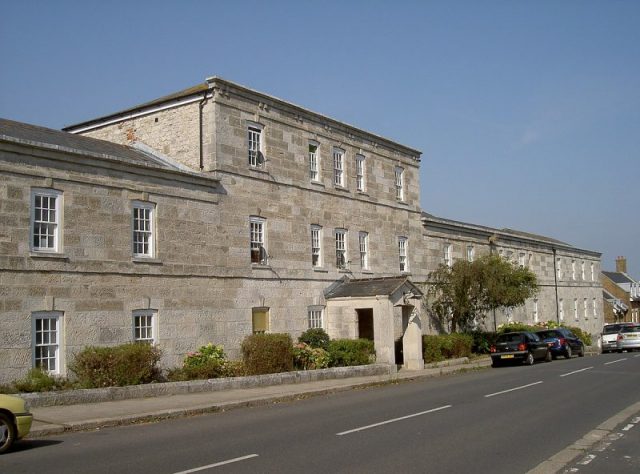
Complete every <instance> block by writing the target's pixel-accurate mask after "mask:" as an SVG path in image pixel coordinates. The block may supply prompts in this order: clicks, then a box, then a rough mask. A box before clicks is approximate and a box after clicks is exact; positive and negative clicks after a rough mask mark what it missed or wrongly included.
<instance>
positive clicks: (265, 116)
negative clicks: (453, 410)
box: [0, 77, 602, 383]
mask: <svg viewBox="0 0 640 474" xmlns="http://www.w3.org/2000/svg"><path fill="white" fill-rule="evenodd" d="M419 165H420V152H419V151H418V150H415V149H413V148H410V147H407V146H404V145H401V144H398V143H395V142H393V141H391V140H388V139H385V138H383V137H380V136H378V135H375V134H372V133H369V132H366V131H363V130H360V129H357V128H355V127H352V126H350V125H347V124H344V123H341V122H339V121H336V120H334V119H331V118H329V117H326V116H323V115H320V114H317V113H315V112H312V111H309V110H306V109H304V108H302V107H299V106H296V105H293V104H290V103H288V102H285V101H282V100H280V99H277V98H275V97H271V96H268V95H266V94H262V93H260V92H256V91H253V90H250V89H247V88H245V87H242V86H240V85H237V84H234V83H231V82H229V81H226V80H224V79H220V78H216V77H213V78H210V79H207V81H206V82H205V83H203V84H200V85H198V86H195V87H193V88H190V89H186V90H184V91H181V92H178V93H176V94H173V95H170V96H167V97H164V98H160V99H157V100H154V101H152V102H149V103H146V104H143V105H140V106H137V107H133V108H131V109H127V110H125V111H122V112H119V113H115V114H112V115H109V116H105V117H101V118H98V119H95V120H91V121H88V122H84V123H81V124H77V125H74V126H71V127H68V128H67V129H65V131H55V130H49V129H44V128H41V127H35V126H32V125H27V124H21V123H17V122H11V121H8V120H2V121H0V176H2V180H1V182H0V197H2V207H1V208H0V219H1V221H2V223H3V226H2V231H1V233H0V250H1V252H0V270H1V274H0V291H1V292H2V294H3V295H4V298H3V300H2V306H1V307H0V320H1V321H2V325H1V326H0V383H2V382H7V381H10V380H15V379H17V378H19V377H21V376H23V375H24V374H25V373H26V371H27V370H28V369H29V368H31V367H33V366H41V367H44V368H46V369H48V370H50V371H51V372H53V373H59V374H66V373H67V367H68V364H69V361H70V360H71V359H72V358H73V354H74V353H76V352H77V351H79V350H80V349H82V348H83V347H85V346H88V345H115V344H120V343H123V342H129V341H148V342H152V343H154V344H157V345H159V346H160V348H161V349H162V352H163V359H162V364H163V366H165V367H172V366H176V365H179V364H180V363H181V361H182V359H183V357H184V355H185V354H186V353H187V352H189V351H193V350H195V349H197V348H198V347H199V346H201V345H204V344H207V343H209V342H213V343H215V344H222V345H223V346H224V347H225V350H226V352H227V353H228V355H229V356H230V357H231V358H237V357H239V356H240V353H239V347H240V344H241V342H242V340H243V339H244V338H245V337H246V336H247V335H249V334H252V333H256V332H285V333H290V334H291V335H292V336H293V337H297V336H298V335H299V334H300V333H301V332H303V331H304V330H306V329H308V328H312V327H322V328H324V329H326V330H327V332H328V333H329V335H330V336H331V337H334V338H337V337H349V338H352V337H369V338H371V339H373V340H374V341H375V344H376V351H377V357H378V361H380V362H385V363H390V364H393V363H395V362H396V357H395V350H394V345H396V343H397V341H401V343H402V344H403V347H404V363H405V365H406V366H407V367H411V368H418V367H420V366H421V365H420V364H421V363H422V362H421V350H420V346H419V344H420V334H423V333H429V332H432V331H434V330H435V328H433V327H431V325H430V324H429V323H428V320H427V318H425V315H426V314H428V308H424V307H423V305H422V300H421V297H422V290H423V289H424V285H426V284H427V282H428V274H429V272H430V271H432V270H434V269H435V268H436V267H437V265H438V264H440V263H442V262H443V261H445V260H446V259H448V261H449V262H451V261H453V259H455V258H467V257H468V256H469V255H470V254H469V252H472V253H473V254H474V255H475V254H476V253H475V252H477V255H481V254H482V253H483V252H491V251H495V252H498V253H500V252H503V256H504V257H505V258H510V259H519V258H520V257H521V254H523V255H524V257H523V258H524V259H525V261H526V264H527V265H530V266H531V268H532V269H534V271H535V272H536V274H537V275H538V276H539V278H540V279H541V286H542V287H543V291H542V292H541V294H540V296H538V298H537V300H536V301H532V302H527V305H526V307H525V308H522V309H520V308H518V309H516V310H514V311H513V313H512V314H507V315H504V316H503V315H497V316H496V322H498V323H499V322H500V321H502V320H505V321H506V320H509V319H512V320H523V321H544V320H548V319H553V318H552V316H553V315H554V314H555V315H556V319H557V318H558V317H559V318H560V319H561V321H564V320H566V321H570V322H571V323H572V324H571V325H581V326H583V327H585V328H586V329H588V330H590V329H589V328H591V327H592V326H593V327H595V324H593V322H594V321H595V320H597V319H598V318H600V319H601V318H602V291H601V290H599V291H598V289H597V288H598V286H599V283H598V281H597V278H596V281H592V280H590V279H589V275H593V274H594V273H593V272H596V273H595V275H597V274H598V272H599V254H597V253H595V252H589V251H583V250H579V249H575V248H573V247H571V246H569V245H567V244H563V243H561V242H556V241H552V240H551V239H545V238H539V237H535V236H530V235H528V234H524V233H518V232H516V231H496V230H495V229H489V228H484V227H481V226H474V225H470V224H461V223H455V222H453V221H447V220H445V219H438V218H435V217H433V216H429V215H427V214H423V213H422V210H421V208H420V184H419ZM490 238H491V239H493V240H491V239H490ZM470 248H473V250H470ZM556 263H557V264H558V266H559V267H560V268H561V270H557V269H556V268H555V267H554V265H555V264H556ZM571 271H573V273H571ZM558 272H560V273H558ZM568 275H573V276H572V277H571V278H570V277H569V276H568ZM554 278H557V280H558V282H557V283H552V282H553V281H554ZM556 291H557V295H558V298H557V301H558V304H560V306H559V308H560V309H558V304H555V307H554V301H555V300H554V293H555V292H556ZM377 292H380V294H377ZM576 305H577V306H576ZM576 307H577V310H576V311H577V313H575V312H574V309H575V308H576ZM575 314H577V319H576V317H575ZM488 328H489V329H491V325H488ZM592 332H593V331H592Z"/></svg>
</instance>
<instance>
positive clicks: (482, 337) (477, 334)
mask: <svg viewBox="0 0 640 474" xmlns="http://www.w3.org/2000/svg"><path fill="white" fill-rule="evenodd" d="M469 334H470V335H471V337H473V346H472V347H471V352H472V353H474V354H488V353H489V352H490V349H491V346H492V345H493V344H495V343H496V338H497V337H498V333H495V332H489V331H487V332H484V331H473V332H471V333H469Z"/></svg>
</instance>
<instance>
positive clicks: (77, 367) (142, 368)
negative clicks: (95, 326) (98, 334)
mask: <svg viewBox="0 0 640 474" xmlns="http://www.w3.org/2000/svg"><path fill="white" fill-rule="evenodd" d="M160 356H161V351H160V349H158V348H157V347H155V346H152V345H149V344H140V343H129V344H122V345H120V346H114V347H92V346H90V347H86V348H85V349H83V350H82V351H81V352H79V353H78V354H77V355H76V356H75V359H74V360H73V362H72V363H71V364H70V366H69V370H71V372H73V373H74V374H75V375H76V377H77V379H78V383H79V384H80V385H81V386H82V387H84V388H99V387H123V386H125V385H139V384H143V383H150V382H156V381H158V380H159V378H160V370H159V369H158V366H157V364H158V362H159V361H160Z"/></svg>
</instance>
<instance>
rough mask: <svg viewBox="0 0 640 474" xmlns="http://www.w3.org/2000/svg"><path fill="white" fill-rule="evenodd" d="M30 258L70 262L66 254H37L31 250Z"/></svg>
mask: <svg viewBox="0 0 640 474" xmlns="http://www.w3.org/2000/svg"><path fill="white" fill-rule="evenodd" d="M29 256H30V257H33V258H52V259H56V260H69V256H68V255H66V254H64V253H56V252H35V251H33V250H31V251H30V252H29Z"/></svg>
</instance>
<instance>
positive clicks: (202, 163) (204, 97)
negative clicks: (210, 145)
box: [198, 89, 209, 171]
mask: <svg viewBox="0 0 640 474" xmlns="http://www.w3.org/2000/svg"><path fill="white" fill-rule="evenodd" d="M208 92H209V90H208V89H207V90H206V91H204V95H203V96H202V100H201V101H200V102H198V128H199V132H200V136H199V142H200V143H199V145H200V171H202V170H203V169H204V152H203V148H204V147H203V145H202V140H203V137H202V136H203V132H202V109H203V108H204V104H205V103H206V102H207V93H208Z"/></svg>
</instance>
